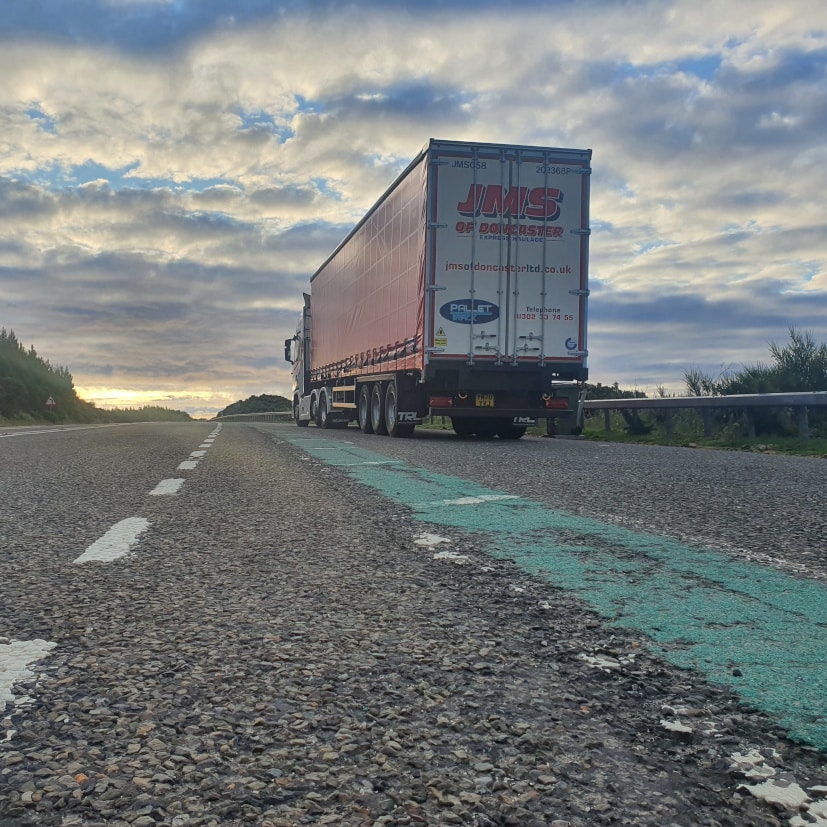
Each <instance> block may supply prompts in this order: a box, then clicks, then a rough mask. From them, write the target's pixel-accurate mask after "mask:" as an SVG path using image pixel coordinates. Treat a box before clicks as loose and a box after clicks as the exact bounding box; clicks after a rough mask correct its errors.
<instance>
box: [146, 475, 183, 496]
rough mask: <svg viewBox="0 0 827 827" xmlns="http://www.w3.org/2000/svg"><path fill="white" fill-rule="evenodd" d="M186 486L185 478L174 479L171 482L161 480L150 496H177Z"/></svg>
mask: <svg viewBox="0 0 827 827" xmlns="http://www.w3.org/2000/svg"><path fill="white" fill-rule="evenodd" d="M183 484H184V478H183V477H177V478H174V479H169V480H161V481H160V482H159V483H158V485H156V486H155V488H153V489H152V491H150V492H149V494H150V496H156V497H158V496H161V495H163V494H177V493H178V490H179V489H180V488H181V486H182V485H183Z"/></svg>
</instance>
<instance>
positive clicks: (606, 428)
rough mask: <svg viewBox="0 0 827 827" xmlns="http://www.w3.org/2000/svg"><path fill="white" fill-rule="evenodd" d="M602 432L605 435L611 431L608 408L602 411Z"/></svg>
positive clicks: (610, 418)
mask: <svg viewBox="0 0 827 827" xmlns="http://www.w3.org/2000/svg"><path fill="white" fill-rule="evenodd" d="M603 430H604V431H605V432H606V433H607V434H608V433H609V431H611V430H612V412H611V410H609V408H606V409H605V410H604V411H603Z"/></svg>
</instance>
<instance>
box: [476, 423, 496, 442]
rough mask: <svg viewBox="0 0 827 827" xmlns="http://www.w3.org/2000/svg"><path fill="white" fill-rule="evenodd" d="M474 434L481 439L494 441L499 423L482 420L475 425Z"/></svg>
mask: <svg viewBox="0 0 827 827" xmlns="http://www.w3.org/2000/svg"><path fill="white" fill-rule="evenodd" d="M474 433H476V435H477V436H478V437H479V438H480V439H494V437H495V436H496V435H497V433H498V430H497V423H496V422H494V421H493V420H491V419H481V420H479V421H478V422H477V424H476V425H474Z"/></svg>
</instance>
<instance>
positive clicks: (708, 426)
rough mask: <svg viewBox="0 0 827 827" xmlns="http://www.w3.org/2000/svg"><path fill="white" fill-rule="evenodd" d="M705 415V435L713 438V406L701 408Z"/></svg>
mask: <svg viewBox="0 0 827 827" xmlns="http://www.w3.org/2000/svg"><path fill="white" fill-rule="evenodd" d="M701 412H702V413H703V417H704V437H705V438H706V439H712V433H713V431H712V408H701Z"/></svg>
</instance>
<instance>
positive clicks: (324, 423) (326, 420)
mask: <svg viewBox="0 0 827 827" xmlns="http://www.w3.org/2000/svg"><path fill="white" fill-rule="evenodd" d="M316 424H317V425H318V426H319V427H320V428H330V427H331V422H330V407H329V406H328V404H327V394H326V393H322V394H320V395H319V412H318V421H317V422H316Z"/></svg>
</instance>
